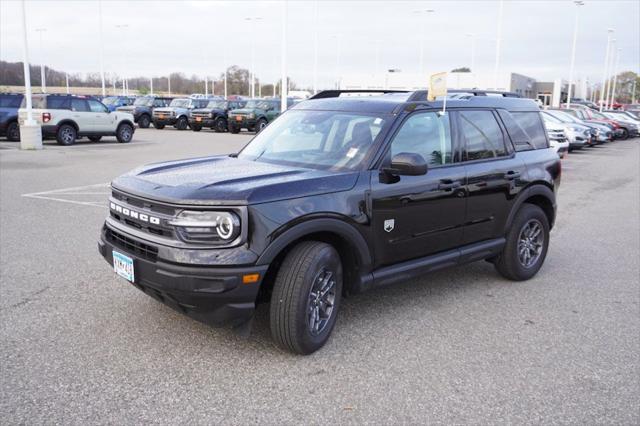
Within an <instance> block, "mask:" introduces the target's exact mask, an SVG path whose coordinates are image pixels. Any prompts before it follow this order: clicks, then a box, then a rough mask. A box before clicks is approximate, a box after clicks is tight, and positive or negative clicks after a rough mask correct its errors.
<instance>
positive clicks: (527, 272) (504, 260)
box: [495, 203, 549, 281]
mask: <svg viewBox="0 0 640 426" xmlns="http://www.w3.org/2000/svg"><path fill="white" fill-rule="evenodd" d="M548 248H549V221H548V219H547V215H545V213H544V211H542V209H541V208H540V207H538V206H536V205H534V204H529V203H525V204H523V205H522V207H520V210H519V211H518V213H517V214H516V217H515V219H514V220H513V224H512V225H511V229H510V230H509V232H508V233H507V241H506V243H505V245H504V248H503V249H502V253H501V254H500V255H499V256H498V258H497V259H496V262H495V268H496V270H497V271H498V272H499V273H500V274H501V275H502V276H504V277H505V278H509V279H510V280H514V281H524V280H528V279H529V278H531V277H533V276H534V275H535V274H537V273H538V271H539V270H540V268H541V267H542V264H543V263H544V259H545V258H546V256H547V250H548Z"/></svg>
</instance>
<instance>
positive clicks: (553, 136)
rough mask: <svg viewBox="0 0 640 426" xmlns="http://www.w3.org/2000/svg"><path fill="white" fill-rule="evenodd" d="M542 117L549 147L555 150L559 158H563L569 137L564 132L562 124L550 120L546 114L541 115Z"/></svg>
mask: <svg viewBox="0 0 640 426" xmlns="http://www.w3.org/2000/svg"><path fill="white" fill-rule="evenodd" d="M543 119H544V124H545V127H546V128H547V135H548V136H549V144H550V146H551V148H553V149H554V150H555V151H556V153H557V154H558V156H559V157H560V158H564V156H565V155H566V153H567V152H569V139H567V135H566V134H565V133H564V125H562V124H561V123H557V122H556V121H555V120H552V119H551V118H550V117H549V116H548V115H543Z"/></svg>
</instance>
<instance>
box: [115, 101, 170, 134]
mask: <svg viewBox="0 0 640 426" xmlns="http://www.w3.org/2000/svg"><path fill="white" fill-rule="evenodd" d="M172 100H173V98H169V97H166V96H155V95H147V96H142V97H140V98H137V99H136V100H135V101H133V105H130V106H124V107H119V108H118V109H117V110H116V111H121V112H126V113H127V114H132V115H133V120H134V121H135V122H136V123H137V124H138V127H140V128H142V129H146V128H147V127H149V125H150V124H151V120H152V117H153V110H154V109H155V108H164V107H167V106H169V104H170V103H171V101H172Z"/></svg>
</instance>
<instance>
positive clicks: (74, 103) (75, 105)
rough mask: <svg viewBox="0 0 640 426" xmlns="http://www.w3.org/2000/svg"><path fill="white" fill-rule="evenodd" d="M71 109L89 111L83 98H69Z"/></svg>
mask: <svg viewBox="0 0 640 426" xmlns="http://www.w3.org/2000/svg"><path fill="white" fill-rule="evenodd" d="M71 110H72V111H89V105H87V101H86V100H84V99H77V98H73V99H71Z"/></svg>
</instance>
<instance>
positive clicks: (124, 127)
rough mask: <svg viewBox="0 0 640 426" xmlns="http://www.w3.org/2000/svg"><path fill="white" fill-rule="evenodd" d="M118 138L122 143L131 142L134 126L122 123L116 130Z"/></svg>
mask: <svg viewBox="0 0 640 426" xmlns="http://www.w3.org/2000/svg"><path fill="white" fill-rule="evenodd" d="M116 139H118V142H120V143H129V142H131V139H133V126H132V125H131V124H127V123H122V124H121V125H119V126H118V130H116Z"/></svg>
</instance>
